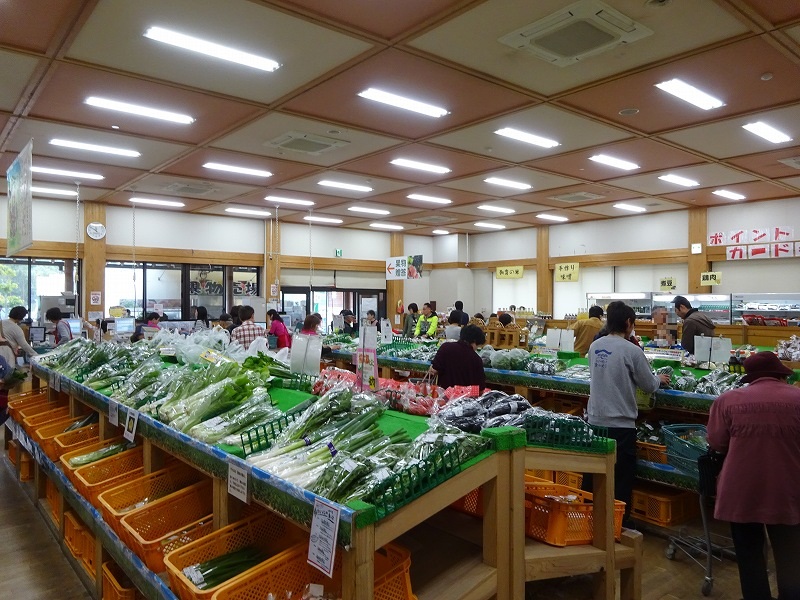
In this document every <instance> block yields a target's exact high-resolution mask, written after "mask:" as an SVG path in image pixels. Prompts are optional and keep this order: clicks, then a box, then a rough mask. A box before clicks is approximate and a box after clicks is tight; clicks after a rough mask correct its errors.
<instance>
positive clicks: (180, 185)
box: [163, 181, 219, 196]
mask: <svg viewBox="0 0 800 600" xmlns="http://www.w3.org/2000/svg"><path fill="white" fill-rule="evenodd" d="M163 190H164V191H165V192H169V193H171V194H180V195H182V196H207V195H208V194H213V193H214V192H218V191H219V189H217V188H215V187H214V186H212V185H211V184H210V183H206V182H204V181H192V182H185V181H176V182H175V183H170V184H169V185H165V186H164V188H163Z"/></svg>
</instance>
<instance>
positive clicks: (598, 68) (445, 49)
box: [410, 0, 748, 95]
mask: <svg viewBox="0 0 800 600" xmlns="http://www.w3.org/2000/svg"><path fill="white" fill-rule="evenodd" d="M568 4H571V3H569V2H563V1H562V0H538V1H537V2H508V1H507V0H489V1H488V2H483V3H482V4H480V5H479V6H476V7H475V8H473V9H472V10H469V11H466V12H464V13H463V14H461V15H459V16H458V17H456V18H454V19H452V20H450V21H448V22H447V23H444V24H443V25H441V26H439V27H435V28H434V29H432V30H431V31H429V32H427V33H425V34H424V35H421V36H420V37H418V38H416V39H414V40H413V41H411V42H410V43H411V45H412V46H414V47H416V48H419V49H421V50H425V51H427V52H430V53H431V54H434V55H437V56H442V57H444V58H447V59H448V60H451V61H453V62H455V63H459V64H462V65H466V66H468V67H471V68H473V69H476V70H478V71H481V72H483V73H488V74H489V75H491V76H493V77H497V78H498V79H502V80H506V81H510V82H512V83H515V84H517V85H520V86H523V87H525V88H528V89H530V90H533V91H535V92H539V93H541V94H547V95H551V94H555V93H558V92H562V91H564V90H568V89H571V88H575V87H577V86H580V85H585V84H587V83H590V82H592V81H595V80H597V79H601V78H604V77H608V76H610V75H614V74H617V73H621V72H623V71H627V70H628V69H632V68H634V67H637V66H641V65H645V64H648V63H650V62H653V61H657V60H662V59H665V58H667V57H669V56H673V55H675V54H680V53H682V52H686V51H689V50H693V49H695V48H701V47H703V46H707V45H709V44H712V43H714V42H718V41H721V40H725V39H728V38H731V37H733V36H736V35H741V34H745V33H747V32H748V29H747V28H746V27H745V26H744V25H743V24H742V23H741V22H739V21H737V20H736V19H735V18H734V16H733V15H731V14H730V13H729V12H727V11H726V10H724V9H723V8H721V7H720V6H719V5H718V4H717V3H716V2H713V0H692V1H691V2H688V3H687V2H677V3H672V4H670V5H666V4H665V5H664V6H659V5H658V3H649V2H643V1H642V0H607V1H606V4H609V5H610V6H612V7H613V8H615V9H617V10H618V11H620V12H622V13H623V14H624V15H626V16H627V17H629V18H630V19H633V20H634V21H637V22H639V23H641V24H642V25H644V26H645V27H648V28H649V29H651V30H653V31H654V34H653V35H652V36H650V37H646V38H644V39H641V40H639V41H636V42H634V43H632V44H630V45H628V46H618V47H616V48H614V49H613V50H611V51H609V52H606V53H604V54H599V55H597V56H593V57H589V58H586V59H585V60H583V61H581V62H578V63H575V64H572V65H570V66H567V67H558V66H553V65H551V64H549V63H547V62H544V61H543V60H540V59H538V58H536V57H535V56H533V55H531V54H528V53H527V52H525V51H523V50H514V49H512V48H510V47H508V46H505V45H503V44H501V43H499V42H498V41H497V40H498V38H500V37H502V36H504V35H506V34H508V33H511V32H513V31H516V30H517V29H520V28H522V27H525V26H526V25H528V24H531V23H534V22H535V21H537V20H539V19H542V18H544V17H547V16H549V15H550V14H552V13H554V12H556V11H558V10H559V9H562V8H564V7H565V6H566V5H568ZM709 23H713V24H714V26H713V27H709V26H708V24H709ZM466 40H468V43H465V41H466Z"/></svg>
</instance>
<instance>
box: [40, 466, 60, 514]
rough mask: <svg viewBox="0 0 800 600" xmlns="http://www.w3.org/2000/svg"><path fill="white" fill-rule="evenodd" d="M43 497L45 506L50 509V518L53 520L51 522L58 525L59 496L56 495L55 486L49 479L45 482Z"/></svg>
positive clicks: (56, 489)
mask: <svg viewBox="0 0 800 600" xmlns="http://www.w3.org/2000/svg"><path fill="white" fill-rule="evenodd" d="M44 497H45V498H46V499H47V504H48V506H49V508H50V516H51V517H52V518H53V522H54V523H55V524H56V525H58V504H59V502H60V500H59V498H60V497H61V494H59V493H58V488H57V487H56V484H55V483H53V480H52V479H50V478H49V477H47V478H46V480H45V484H44Z"/></svg>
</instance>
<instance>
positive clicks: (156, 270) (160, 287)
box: [145, 263, 183, 321]
mask: <svg viewBox="0 0 800 600" xmlns="http://www.w3.org/2000/svg"><path fill="white" fill-rule="evenodd" d="M182 280H183V268H182V265H176V264H169V263H166V264H164V263H148V264H147V265H146V269H145V291H146V295H147V297H146V302H145V314H147V313H151V312H160V311H158V310H156V306H157V305H158V306H159V307H160V308H161V309H162V310H163V314H165V315H167V316H168V317H169V318H170V319H171V320H173V321H180V320H181V314H182V310H181V308H182V306H181V303H182V301H181V297H182V295H181V290H182V289H183V285H182Z"/></svg>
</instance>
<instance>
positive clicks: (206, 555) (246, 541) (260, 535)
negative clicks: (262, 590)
mask: <svg viewBox="0 0 800 600" xmlns="http://www.w3.org/2000/svg"><path fill="white" fill-rule="evenodd" d="M307 537H308V534H307V533H306V532H304V531H303V530H301V529H300V528H298V527H296V526H295V525H293V524H291V523H289V522H288V521H286V520H284V519H283V518H281V517H279V516H278V515H276V514H274V513H271V512H269V511H262V512H261V513H259V514H256V515H253V516H251V517H248V518H246V519H242V520H241V521H237V522H236V523H232V524H231V525H228V526H227V527H223V528H222V529H218V530H217V531H215V532H213V533H211V534H209V535H207V536H205V537H204V538H203V539H201V540H198V541H196V542H192V543H190V544H187V545H185V546H183V547H182V548H178V549H177V550H173V551H172V552H170V553H169V554H168V555H167V556H166V557H165V558H164V565H165V566H166V567H167V575H168V576H169V585H170V587H171V588H172V591H173V592H174V593H175V595H177V596H178V597H179V598H180V599H181V600H208V599H209V598H211V596H213V595H214V592H216V591H217V590H218V589H220V588H221V587H222V586H217V587H213V588H209V589H207V590H200V589H198V588H197V587H196V586H195V585H194V584H193V583H192V582H191V580H190V579H189V578H187V577H186V576H185V575H184V574H183V569H184V568H186V567H189V566H191V565H196V564H198V563H201V562H205V561H207V560H211V559H212V558H216V557H217V556H221V555H223V554H228V553H230V552H234V551H236V550H239V549H241V548H244V547H246V546H253V547H255V548H258V549H259V550H260V551H262V552H263V553H265V554H267V555H269V556H274V555H276V554H278V553H280V552H282V551H284V550H286V549H287V548H290V547H291V546H293V545H295V544H297V543H298V542H301V541H303V540H306V539H307ZM254 568H255V567H254ZM315 570H316V569H315ZM252 571H253V569H250V570H248V571H245V572H244V573H242V574H241V575H240V577H244V576H245V575H247V574H248V573H250V572H252ZM306 583H308V582H306ZM264 598H266V595H265V596H264Z"/></svg>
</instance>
